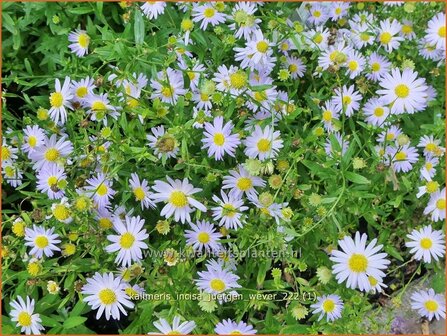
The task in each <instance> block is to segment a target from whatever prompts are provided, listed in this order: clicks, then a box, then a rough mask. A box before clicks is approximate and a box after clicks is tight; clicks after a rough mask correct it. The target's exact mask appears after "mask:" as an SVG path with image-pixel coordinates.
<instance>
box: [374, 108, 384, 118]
mask: <svg viewBox="0 0 447 336" xmlns="http://www.w3.org/2000/svg"><path fill="white" fill-rule="evenodd" d="M384 113H385V110H384V109H383V108H382V107H376V108H375V110H374V115H375V116H376V117H382V116H383V115H384Z"/></svg>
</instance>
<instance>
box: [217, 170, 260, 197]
mask: <svg viewBox="0 0 447 336" xmlns="http://www.w3.org/2000/svg"><path fill="white" fill-rule="evenodd" d="M237 168H238V171H236V170H230V171H229V173H230V176H228V175H227V176H224V178H223V182H222V189H231V190H230V193H229V196H232V197H235V198H240V197H241V196H242V195H243V194H244V193H245V194H246V195H256V194H257V191H256V189H255V187H261V188H262V187H264V186H265V181H263V180H262V179H261V178H260V177H257V176H251V175H250V174H249V173H248V172H247V171H246V170H245V168H244V167H243V166H241V165H238V167H237Z"/></svg>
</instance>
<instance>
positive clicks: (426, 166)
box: [425, 162, 433, 170]
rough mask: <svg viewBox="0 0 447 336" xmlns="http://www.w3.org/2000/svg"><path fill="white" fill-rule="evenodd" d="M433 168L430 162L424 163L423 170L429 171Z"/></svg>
mask: <svg viewBox="0 0 447 336" xmlns="http://www.w3.org/2000/svg"><path fill="white" fill-rule="evenodd" d="M432 168H433V164H432V163H431V162H427V163H425V169H427V170H431V169H432Z"/></svg>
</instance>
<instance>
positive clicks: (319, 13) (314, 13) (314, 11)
mask: <svg viewBox="0 0 447 336" xmlns="http://www.w3.org/2000/svg"><path fill="white" fill-rule="evenodd" d="M309 14H310V16H309V17H308V18H307V21H308V22H309V23H310V24H314V25H315V26H318V25H323V24H324V23H325V22H326V21H327V20H328V18H329V15H328V12H327V9H326V6H324V4H320V3H318V2H312V5H311V7H310V9H309Z"/></svg>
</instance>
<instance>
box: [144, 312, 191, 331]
mask: <svg viewBox="0 0 447 336" xmlns="http://www.w3.org/2000/svg"><path fill="white" fill-rule="evenodd" d="M154 327H155V328H157V330H158V332H150V333H148V335H160V333H161V334H163V335H187V334H189V333H190V332H191V331H193V330H194V328H195V327H196V323H195V322H194V321H185V322H183V323H180V317H179V316H175V317H174V320H173V321H172V326H171V325H170V324H169V323H168V321H166V320H165V319H160V320H159V321H157V322H154Z"/></svg>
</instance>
